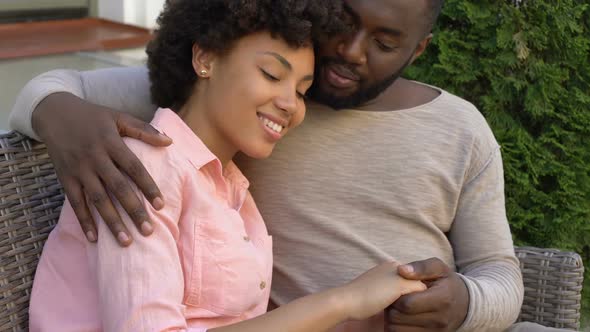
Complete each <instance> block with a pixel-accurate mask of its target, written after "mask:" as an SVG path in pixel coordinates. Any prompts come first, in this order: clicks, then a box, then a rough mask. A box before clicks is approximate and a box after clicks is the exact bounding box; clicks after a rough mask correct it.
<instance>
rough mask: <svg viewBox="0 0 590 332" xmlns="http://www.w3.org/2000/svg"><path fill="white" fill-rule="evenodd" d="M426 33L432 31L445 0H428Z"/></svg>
mask: <svg viewBox="0 0 590 332" xmlns="http://www.w3.org/2000/svg"><path fill="white" fill-rule="evenodd" d="M426 3H427V4H426V11H427V14H426V27H425V29H426V33H430V32H431V31H432V29H433V28H434V25H435V24H436V21H437V20H438V16H439V15H440V12H441V11H442V7H443V5H444V4H445V1H444V0H426Z"/></svg>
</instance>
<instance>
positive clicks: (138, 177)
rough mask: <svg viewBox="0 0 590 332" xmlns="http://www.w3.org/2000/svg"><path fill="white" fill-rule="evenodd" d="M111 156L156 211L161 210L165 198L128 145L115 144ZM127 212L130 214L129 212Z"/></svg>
mask: <svg viewBox="0 0 590 332" xmlns="http://www.w3.org/2000/svg"><path fill="white" fill-rule="evenodd" d="M110 154H111V156H112V158H113V160H114V162H115V163H116V164H117V165H118V166H119V168H120V169H122V170H123V171H124V172H125V173H126V174H127V175H128V176H129V177H130V178H131V180H132V181H133V182H135V184H136V185H137V188H138V189H139V190H140V191H141V192H142V193H143V194H144V195H145V197H146V199H147V200H148V201H149V202H150V203H151V204H152V206H153V207H154V209H156V210H161V209H162V208H163V207H164V198H163V196H162V193H161V192H160V189H159V188H158V186H157V185H156V182H155V181H154V179H152V176H151V175H150V173H149V172H148V171H147V170H146V169H145V167H144V166H143V164H142V163H141V161H139V159H138V158H137V156H135V154H133V152H132V151H131V150H130V149H129V148H128V147H127V145H125V143H123V141H121V142H120V144H113V145H112V146H111V147H110ZM109 189H110V188H109ZM125 210H127V208H125ZM127 211H128V212H129V210H127Z"/></svg>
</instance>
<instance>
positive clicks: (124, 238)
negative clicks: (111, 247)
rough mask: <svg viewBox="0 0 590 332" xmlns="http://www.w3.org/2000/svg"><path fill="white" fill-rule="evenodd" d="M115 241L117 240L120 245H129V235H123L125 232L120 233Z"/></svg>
mask: <svg viewBox="0 0 590 332" xmlns="http://www.w3.org/2000/svg"><path fill="white" fill-rule="evenodd" d="M117 239H118V240H119V242H120V243H123V244H127V243H129V235H127V233H125V232H120V233H119V235H117Z"/></svg>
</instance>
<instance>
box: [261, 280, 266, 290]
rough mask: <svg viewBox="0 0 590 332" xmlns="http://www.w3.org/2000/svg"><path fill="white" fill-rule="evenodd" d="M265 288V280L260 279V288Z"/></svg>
mask: <svg viewBox="0 0 590 332" xmlns="http://www.w3.org/2000/svg"><path fill="white" fill-rule="evenodd" d="M265 288H266V282H264V281H262V282H261V283H260V289H261V290H262V289H265Z"/></svg>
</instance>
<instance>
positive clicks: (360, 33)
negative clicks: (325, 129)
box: [310, 0, 431, 109]
mask: <svg viewBox="0 0 590 332" xmlns="http://www.w3.org/2000/svg"><path fill="white" fill-rule="evenodd" d="M344 8H345V15H346V19H347V20H348V21H349V23H350V24H351V26H352V27H354V28H353V29H352V31H351V32H350V33H346V34H342V35H338V36H335V37H333V38H331V39H330V40H328V41H327V42H325V43H323V44H322V45H320V46H319V48H318V49H317V50H316V61H317V62H316V73H315V77H316V80H315V82H314V85H313V86H312V88H311V89H310V96H311V97H312V98H313V99H314V100H316V101H318V102H321V103H324V104H327V105H329V106H331V107H333V108H336V109H339V108H346V107H353V106H358V105H360V104H363V103H365V102H367V101H369V100H372V99H374V98H376V97H377V96H378V95H379V94H380V93H381V92H383V91H384V90H385V89H386V88H387V87H389V86H390V85H391V84H392V83H393V82H394V81H395V80H396V79H397V78H398V77H399V75H401V73H402V72H403V70H404V68H405V67H407V66H408V65H409V64H411V63H412V62H413V61H414V59H415V58H416V57H418V56H419V55H420V54H422V52H423V51H424V49H425V48H426V46H427V45H428V42H429V41H430V38H431V37H430V35H429V34H428V33H427V31H425V21H426V17H425V15H426V13H427V9H426V8H427V7H426V0H344Z"/></svg>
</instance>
